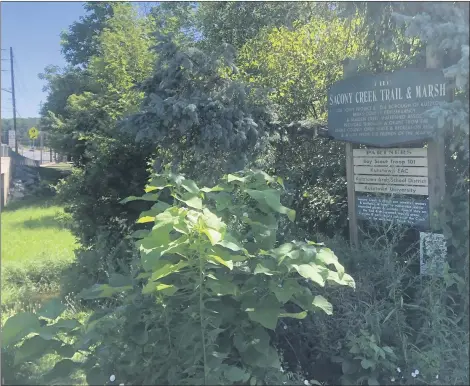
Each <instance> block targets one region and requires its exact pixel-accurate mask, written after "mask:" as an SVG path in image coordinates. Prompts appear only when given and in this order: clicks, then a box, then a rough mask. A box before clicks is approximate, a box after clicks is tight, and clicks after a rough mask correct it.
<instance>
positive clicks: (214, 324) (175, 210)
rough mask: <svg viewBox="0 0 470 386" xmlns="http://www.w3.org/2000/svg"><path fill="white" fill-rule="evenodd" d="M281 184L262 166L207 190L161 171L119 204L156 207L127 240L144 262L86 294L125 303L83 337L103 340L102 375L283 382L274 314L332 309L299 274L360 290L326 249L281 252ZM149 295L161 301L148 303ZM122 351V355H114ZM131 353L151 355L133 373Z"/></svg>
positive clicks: (162, 380) (305, 245) (290, 246)
mask: <svg viewBox="0 0 470 386" xmlns="http://www.w3.org/2000/svg"><path fill="white" fill-rule="evenodd" d="M281 187H282V180H280V179H276V178H274V177H270V176H269V175H267V174H265V173H263V172H261V171H247V172H244V173H236V174H228V175H226V176H224V177H223V178H222V179H221V180H220V181H219V183H218V184H217V185H216V186H214V187H212V188H199V187H198V186H197V184H196V183H195V182H194V181H192V180H189V179H186V178H184V177H183V176H182V175H179V174H174V173H172V172H170V171H166V172H164V173H163V174H155V175H153V176H152V178H151V179H150V180H149V184H148V186H147V188H146V191H147V193H146V194H145V195H144V196H142V197H130V198H128V199H126V200H123V202H124V203H126V205H128V203H129V202H131V201H135V200H139V199H143V200H146V201H148V200H150V201H154V202H156V204H155V205H154V206H153V207H152V209H151V210H150V211H148V212H152V214H150V213H146V212H144V213H142V216H141V220H140V221H138V222H139V223H142V224H146V223H151V224H152V228H151V229H145V230H144V229H142V230H141V231H138V232H137V233H135V234H134V235H132V237H134V238H137V241H136V245H137V246H138V248H139V249H140V256H141V257H140V262H135V264H134V267H135V268H134V272H135V273H134V275H132V276H122V275H116V274H115V275H112V276H111V277H110V280H109V284H103V285H96V286H94V287H92V288H90V289H89V290H86V291H83V292H82V293H81V295H80V296H81V297H83V298H85V299H101V298H110V297H115V298H116V299H122V300H121V301H120V302H121V304H122V306H120V307H118V309H115V310H114V311H112V312H111V313H107V314H106V315H105V316H101V318H100V315H99V314H100V312H98V314H97V316H96V318H97V319H94V321H93V323H92V324H93V325H94V327H93V328H91V327H90V328H91V329H90V330H88V331H89V336H90V339H92V338H91V337H93V338H94V339H96V340H98V341H99V345H98V348H97V351H96V352H97V355H98V363H99V367H100V369H103V371H104V373H105V374H106V371H108V372H111V373H113V374H116V379H118V380H123V381H128V380H130V379H132V380H133V382H138V383H149V382H150V383H159V384H173V383H175V382H176V383H178V384H239V383H242V384H247V382H250V384H257V383H258V382H260V384H264V383H265V382H266V380H267V379H268V378H269V377H270V378H271V379H273V380H275V381H274V383H279V382H280V381H281V380H284V381H287V379H286V378H283V376H282V373H281V372H279V368H280V361H279V357H278V354H277V352H276V350H275V349H274V347H273V346H272V344H271V343H270V341H271V337H270V334H269V332H268V330H275V328H276V326H277V323H278V320H279V319H285V318H294V319H303V318H305V317H306V315H307V313H308V312H313V311H320V312H325V313H327V314H331V313H332V306H331V304H330V303H329V302H328V301H327V300H326V299H325V298H324V297H323V296H320V295H316V294H315V291H312V290H310V289H309V288H308V287H307V286H305V285H304V279H305V280H307V281H309V282H312V283H315V285H317V286H320V287H323V286H325V284H326V283H330V284H334V285H340V286H341V285H343V286H344V285H346V286H350V287H353V288H354V286H355V283H354V280H353V279H352V278H351V277H350V276H349V275H348V274H346V273H345V272H344V269H343V267H342V265H341V264H339V262H338V260H337V258H336V256H335V255H334V254H333V253H332V252H331V251H330V250H329V249H327V248H325V247H324V246H322V245H320V244H316V243H313V242H297V241H293V242H291V243H285V244H282V245H276V232H275V229H276V223H277V216H279V215H281V214H285V215H287V216H288V217H289V218H290V219H291V221H292V220H293V219H294V216H295V213H294V212H293V211H292V210H290V209H288V208H286V207H284V206H283V205H282V204H281V203H280V201H279V197H280V196H279V193H280V192H279V189H281ZM165 190H169V192H170V194H171V196H172V197H174V199H175V201H174V204H173V205H172V206H167V205H165V204H164V203H163V202H161V201H159V195H160V194H163V193H164V191H165ZM150 192H156V193H150ZM159 204H160V205H159ZM162 204H163V205H162ZM250 240H251V241H250ZM333 268H334V269H333ZM123 291H124V292H127V295H126V296H125V297H124V298H122V296H121V295H120V294H121V293H122V292H123ZM148 296H151V298H153V302H154V304H155V301H156V306H154V307H150V308H149V306H148V304H149V303H148V302H149V301H150V300H149V299H148ZM101 314H102V313H101ZM90 326H91V324H90ZM115 331H116V332H119V333H120V334H122V335H123V336H122V337H121V339H117V336H116V332H115ZM116 340H118V342H117V341H116ZM120 342H126V344H125V346H122V343H120ZM116 344H117V345H119V346H120V347H121V348H120V349H118V348H117V347H115V346H114V345H116ZM156 347H158V351H157V352H155V351H154V350H155V348H156ZM190 348H191V349H190ZM121 349H123V350H124V351H125V352H126V354H125V355H118V356H116V353H118V352H119V350H121ZM132 350H141V351H140V352H141V355H143V357H144V358H146V359H145V360H144V361H143V362H142V361H140V363H142V364H140V365H139V366H138V369H136V365H137V362H135V361H131V362H129V361H128V360H126V358H127V357H129V354H128V353H130V352H132ZM101 352H103V354H100V353H101ZM104 353H106V354H104ZM110 353H113V354H112V356H111V357H109V354H110ZM156 368H157V369H158V371H155V369H156Z"/></svg>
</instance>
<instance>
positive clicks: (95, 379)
mask: <svg viewBox="0 0 470 386" xmlns="http://www.w3.org/2000/svg"><path fill="white" fill-rule="evenodd" d="M86 382H87V384H88V385H106V384H107V383H108V382H109V374H105V373H104V372H103V370H102V369H101V367H100V366H95V367H93V368H92V369H90V370H88V372H87V374H86Z"/></svg>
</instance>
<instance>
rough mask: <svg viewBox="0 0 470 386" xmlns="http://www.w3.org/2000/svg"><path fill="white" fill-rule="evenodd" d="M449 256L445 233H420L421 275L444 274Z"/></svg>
mask: <svg viewBox="0 0 470 386" xmlns="http://www.w3.org/2000/svg"><path fill="white" fill-rule="evenodd" d="M446 256H447V244H446V239H445V237H444V235H441V234H439V233H428V232H420V233H419V262H420V273H421V275H430V276H441V277H442V276H443V275H444V270H445V263H446Z"/></svg>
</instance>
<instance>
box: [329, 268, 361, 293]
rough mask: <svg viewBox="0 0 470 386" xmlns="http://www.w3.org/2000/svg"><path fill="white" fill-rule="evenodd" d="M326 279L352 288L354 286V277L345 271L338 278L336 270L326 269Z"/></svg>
mask: <svg viewBox="0 0 470 386" xmlns="http://www.w3.org/2000/svg"><path fill="white" fill-rule="evenodd" d="M327 281H329V282H334V283H337V284H340V285H346V286H348V287H351V288H354V289H355V288H356V283H355V281H354V279H353V278H352V277H351V276H350V275H348V274H347V273H344V274H343V275H342V277H341V279H340V278H339V275H338V272H334V271H328V276H327Z"/></svg>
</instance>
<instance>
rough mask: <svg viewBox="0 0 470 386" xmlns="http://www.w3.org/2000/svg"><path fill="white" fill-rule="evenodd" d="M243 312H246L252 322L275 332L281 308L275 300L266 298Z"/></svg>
mask: <svg viewBox="0 0 470 386" xmlns="http://www.w3.org/2000/svg"><path fill="white" fill-rule="evenodd" d="M245 311H246V312H248V317H249V318H250V319H251V320H252V321H254V322H258V323H259V324H261V325H262V326H263V327H266V328H269V329H270V330H275V329H276V326H277V320H278V318H279V315H280V313H281V308H280V306H279V303H278V301H277V300H276V298H271V297H268V298H266V299H264V300H263V302H262V303H261V304H258V305H257V306H256V307H255V308H252V309H246V310H245Z"/></svg>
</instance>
